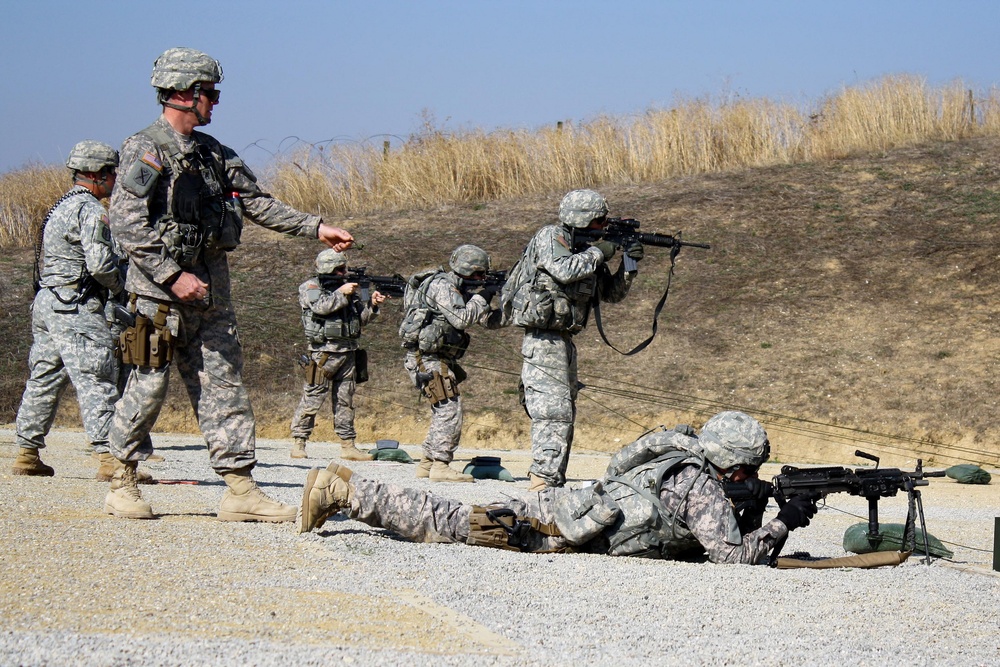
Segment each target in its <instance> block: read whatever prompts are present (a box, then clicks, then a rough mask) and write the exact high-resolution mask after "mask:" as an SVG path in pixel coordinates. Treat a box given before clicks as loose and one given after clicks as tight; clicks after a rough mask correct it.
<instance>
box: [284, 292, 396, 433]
mask: <svg viewBox="0 0 1000 667" xmlns="http://www.w3.org/2000/svg"><path fill="white" fill-rule="evenodd" d="M299 305H300V306H301V307H302V317H303V320H306V319H314V317H313V316H316V318H315V319H317V320H318V321H319V322H321V323H325V322H327V321H332V322H333V323H334V324H336V325H337V327H336V328H337V329H338V332H337V333H336V335H334V334H329V333H327V331H326V329H327V328H328V326H324V325H323V324H321V325H320V326H321V327H323V328H322V332H323V333H322V334H321V336H320V337H317V338H315V339H312V338H310V340H309V356H310V357H311V358H312V360H313V361H314V362H315V363H316V364H317V365H318V366H319V367H320V368H321V369H322V372H323V375H324V380H323V382H321V383H318V384H310V383H309V382H306V383H305V384H303V386H302V400H300V401H299V407H298V408H296V410H295V415H294V416H293V417H292V437H293V438H304V439H306V440H308V439H309V436H310V435H312V431H313V427H314V426H315V424H316V414H317V413H318V412H319V410H320V408H321V407H323V401H324V400H326V395H327V394H331V404H332V406H331V407H332V408H333V420H334V429H335V431H336V433H337V436H338V437H339V438H341V439H342V440H354V439H355V438H356V437H357V431H355V430H354V390H355V387H356V385H355V382H354V370H355V369H354V362H355V352H356V350H357V349H358V338H359V337H360V335H361V327H362V326H364V325H367V324H368V323H369V322H370V321H371V320H372V319H374V318H375V317H377V316H378V307H377V306H373V305H372V304H371V302H370V301H369V302H368V303H364V302H362V300H361V298H360V297H359V296H357V294H356V293H355V294H352V295H350V296H348V295H346V294H344V293H343V292H340V291H339V290H337V289H326V288H324V287H323V285H322V283H321V282H320V279H319V276H313V277H312V278H310V279H309V280H307V281H306V282H304V283H302V284H301V285H299ZM355 330H356V331H357V334H356V335H355V334H354V331H355ZM308 331H309V328H308V327H307V336H308ZM320 340H322V342H319V341H320Z"/></svg>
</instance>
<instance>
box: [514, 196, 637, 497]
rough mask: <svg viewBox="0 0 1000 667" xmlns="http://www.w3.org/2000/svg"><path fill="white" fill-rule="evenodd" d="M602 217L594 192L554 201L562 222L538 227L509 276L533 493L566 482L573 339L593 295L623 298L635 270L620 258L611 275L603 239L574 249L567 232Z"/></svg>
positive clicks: (597, 224)
mask: <svg viewBox="0 0 1000 667" xmlns="http://www.w3.org/2000/svg"><path fill="white" fill-rule="evenodd" d="M607 215H608V204H607V202H606V201H605V199H604V197H602V196H601V195H600V194H598V193H597V192H594V191H593V190H573V191H572V192H570V193H568V194H567V195H566V196H565V197H563V199H562V202H561V203H560V205H559V222H560V224H558V225H547V226H545V227H542V228H541V229H540V230H538V232H536V233H535V236H534V237H533V238H532V239H531V241H530V242H529V243H528V245H527V247H526V248H525V249H524V253H523V254H522V256H521V259H520V261H519V262H518V264H517V266H516V267H515V269H512V270H511V274H510V275H509V276H508V286H507V288H505V292H506V290H507V289H510V290H511V292H512V294H511V300H512V303H511V304H510V307H511V309H512V321H513V324H515V325H517V326H519V327H522V328H523V329H524V341H523V343H522V345H521V354H522V356H523V357H524V363H523V365H522V368H521V383H522V385H523V388H524V401H525V409H526V410H527V412H528V416H530V417H531V453H532V464H531V467H530V468H529V474H528V477H529V480H530V482H529V487H528V488H529V490H532V491H537V490H539V489H542V488H544V487H545V486H562V485H563V484H565V483H566V467H567V465H568V464H569V454H570V449H571V448H572V446H573V423H574V421H575V420H576V397H577V391H578V380H577V359H576V345H575V344H574V343H573V336H574V335H575V334H577V333H579V332H580V331H582V330H583V329H584V327H586V326H587V319H588V318H589V317H590V310H591V307H592V305H593V301H594V300H595V299H600V300H601V301H607V302H610V303H616V302H618V301H621V300H622V299H624V298H625V296H626V294H628V290H629V287H630V286H631V284H632V279H633V278H634V276H635V273H637V272H627V271H625V266H624V262H623V263H622V265H621V266H619V267H618V271H617V272H616V273H615V274H613V275H612V273H611V271H610V270H609V269H608V267H607V262H608V261H609V260H610V259H611V258H612V257H613V256H614V253H615V245H614V244H613V243H611V242H609V241H598V242H595V243H593V245H592V246H591V247H588V248H586V249H583V250H580V251H578V250H577V246H576V244H575V241H574V237H573V230H574V229H583V228H590V229H602V228H603V226H604V224H605V220H606V218H607ZM625 253H626V254H627V255H628V256H629V257H631V258H632V259H634V260H636V261H638V260H640V259H642V256H643V248H642V244H640V243H638V242H635V243H633V244H631V245H629V246H628V247H627V248H625ZM505 300H506V296H505ZM505 307H506V304H505Z"/></svg>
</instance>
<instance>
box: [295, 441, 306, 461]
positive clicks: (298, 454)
mask: <svg viewBox="0 0 1000 667" xmlns="http://www.w3.org/2000/svg"><path fill="white" fill-rule="evenodd" d="M292 458H293V459H306V458H309V456H308V455H307V454H306V439H305V438H295V442H293V443H292Z"/></svg>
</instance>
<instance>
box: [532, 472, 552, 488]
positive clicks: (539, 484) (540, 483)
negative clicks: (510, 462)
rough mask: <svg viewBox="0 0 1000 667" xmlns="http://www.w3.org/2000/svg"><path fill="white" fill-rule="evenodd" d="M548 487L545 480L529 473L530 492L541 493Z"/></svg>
mask: <svg viewBox="0 0 1000 667" xmlns="http://www.w3.org/2000/svg"><path fill="white" fill-rule="evenodd" d="M546 486H548V485H547V484H546V483H545V480H544V479H542V478H541V477H539V476H538V475H536V474H535V473H533V472H531V473H528V491H541V490H542V489H544V488H545V487H546Z"/></svg>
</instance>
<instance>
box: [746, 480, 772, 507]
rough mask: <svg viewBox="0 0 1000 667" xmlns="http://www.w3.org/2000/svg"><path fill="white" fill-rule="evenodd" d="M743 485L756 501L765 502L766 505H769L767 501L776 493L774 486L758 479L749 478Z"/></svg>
mask: <svg viewBox="0 0 1000 667" xmlns="http://www.w3.org/2000/svg"><path fill="white" fill-rule="evenodd" d="M743 485H744V486H746V487H747V491H749V492H750V495H751V496H753V499H754V500H757V501H760V500H763V501H764V504H765V505H766V504H767V499H768V498H770V497H771V493H772V492H773V491H774V485H773V484H771V483H770V482H765V481H764V480H762V479H757V478H756V477H748V478H746V479H745V480H743Z"/></svg>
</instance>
